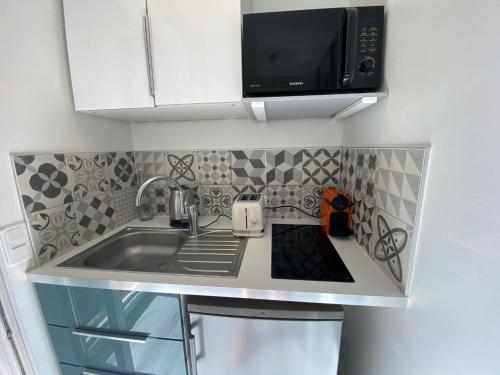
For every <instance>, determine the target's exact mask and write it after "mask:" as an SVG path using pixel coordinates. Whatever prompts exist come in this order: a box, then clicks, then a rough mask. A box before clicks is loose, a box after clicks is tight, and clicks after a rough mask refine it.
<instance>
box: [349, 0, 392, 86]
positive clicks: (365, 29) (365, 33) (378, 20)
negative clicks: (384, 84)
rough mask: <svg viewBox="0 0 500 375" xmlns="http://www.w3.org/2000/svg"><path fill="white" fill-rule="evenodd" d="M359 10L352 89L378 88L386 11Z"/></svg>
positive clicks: (375, 9) (380, 8)
mask: <svg viewBox="0 0 500 375" xmlns="http://www.w3.org/2000/svg"><path fill="white" fill-rule="evenodd" d="M357 9H358V30H357V48H356V61H355V74H354V77H353V82H352V87H353V88H355V87H363V86H372V85H376V86H377V87H378V86H379V84H380V82H381V75H382V45H383V35H384V33H383V28H384V10H383V7H366V8H363V7H360V8H357Z"/></svg>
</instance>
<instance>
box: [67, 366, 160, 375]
mask: <svg viewBox="0 0 500 375" xmlns="http://www.w3.org/2000/svg"><path fill="white" fill-rule="evenodd" d="M59 367H60V369H61V373H62V375H131V374H132V373H130V372H127V373H124V372H115V371H113V372H110V371H107V370H104V371H103V370H98V369H93V368H89V367H80V366H73V365H68V364H66V363H59ZM133 375H154V374H144V373H139V372H134V373H133Z"/></svg>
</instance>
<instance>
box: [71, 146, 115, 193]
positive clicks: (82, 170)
mask: <svg viewBox="0 0 500 375" xmlns="http://www.w3.org/2000/svg"><path fill="white" fill-rule="evenodd" d="M65 157H66V164H67V165H68V167H69V170H70V173H72V174H73V178H72V180H73V181H72V182H73V188H72V191H73V199H74V200H75V201H78V200H81V199H83V198H86V197H93V196H95V195H96V194H99V193H105V192H108V191H110V190H111V187H110V183H109V179H108V171H107V168H106V156H105V154H97V153H78V154H66V155H65Z"/></svg>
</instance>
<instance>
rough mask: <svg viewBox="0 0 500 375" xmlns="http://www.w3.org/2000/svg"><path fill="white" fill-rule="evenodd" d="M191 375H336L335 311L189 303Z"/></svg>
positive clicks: (338, 322) (338, 316) (338, 323)
mask: <svg viewBox="0 0 500 375" xmlns="http://www.w3.org/2000/svg"><path fill="white" fill-rule="evenodd" d="M187 303H188V311H189V320H190V352H191V353H190V360H191V363H190V367H191V370H192V371H191V372H192V373H193V375H196V374H197V375H283V374H286V375H309V374H310V375H335V374H337V367H338V356H339V349H340V336H341V329H342V320H343V317H344V311H343V309H342V307H341V306H338V305H324V304H306V303H294V302H279V301H261V300H246V299H230V298H215V297H192V296H190V297H188V298H187Z"/></svg>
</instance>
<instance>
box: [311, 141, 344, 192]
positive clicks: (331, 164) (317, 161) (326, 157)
mask: <svg viewBox="0 0 500 375" xmlns="http://www.w3.org/2000/svg"><path fill="white" fill-rule="evenodd" d="M302 151H303V164H302V171H303V173H304V175H303V181H302V185H309V184H311V185H333V186H337V185H338V183H339V175H340V148H338V147H337V148H328V149H325V148H320V149H304V150H302Z"/></svg>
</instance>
